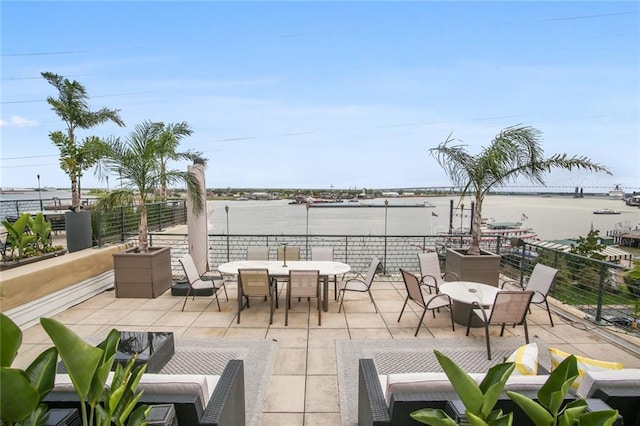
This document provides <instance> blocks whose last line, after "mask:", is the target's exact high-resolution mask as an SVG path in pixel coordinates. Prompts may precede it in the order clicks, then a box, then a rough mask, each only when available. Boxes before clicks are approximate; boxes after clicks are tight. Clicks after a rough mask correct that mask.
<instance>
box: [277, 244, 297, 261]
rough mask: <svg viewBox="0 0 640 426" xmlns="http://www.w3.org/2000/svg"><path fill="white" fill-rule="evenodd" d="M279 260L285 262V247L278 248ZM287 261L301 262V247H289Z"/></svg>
mask: <svg viewBox="0 0 640 426" xmlns="http://www.w3.org/2000/svg"><path fill="white" fill-rule="evenodd" d="M277 259H278V260H284V247H278V257H277ZM287 260H300V247H296V246H290V247H287Z"/></svg>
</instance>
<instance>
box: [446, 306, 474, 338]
mask: <svg viewBox="0 0 640 426" xmlns="http://www.w3.org/2000/svg"><path fill="white" fill-rule="evenodd" d="M472 316H473V309H471V310H469V320H468V321H467V334H466V335H467V336H468V335H469V329H470V328H471V317H472ZM451 317H452V318H453V311H452V312H451Z"/></svg>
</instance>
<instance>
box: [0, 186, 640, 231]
mask: <svg viewBox="0 0 640 426" xmlns="http://www.w3.org/2000/svg"><path fill="white" fill-rule="evenodd" d="M41 195H42V198H43V200H44V199H51V198H52V197H59V198H61V199H70V198H71V193H70V192H68V191H55V192H54V191H43V192H42V194H41ZM1 199H2V200H11V199H23V200H24V199H29V200H38V192H35V191H34V192H31V191H28V192H24V193H22V194H2V196H1ZM452 199H453V200H454V205H457V203H458V201H459V198H458V197H451V196H447V197H427V198H420V197H416V198H390V199H388V200H389V204H390V205H395V204H416V203H422V202H424V201H428V202H429V203H431V204H433V205H435V207H434V208H391V207H390V208H388V209H386V231H387V235H433V234H435V233H438V232H445V231H446V230H447V229H448V228H449V202H450V200H452ZM366 202H367V203H375V204H379V205H382V204H383V203H384V199H375V200H366ZM464 203H465V209H466V211H465V212H464V215H463V216H460V211H457V214H456V215H454V220H453V226H454V227H456V228H457V227H461V226H462V227H468V226H469V222H470V218H469V214H470V212H469V211H468V208H469V207H470V205H471V201H470V200H469V199H466V200H465V201H464ZM345 204H346V203H345ZM349 204H350V203H349ZM207 205H208V216H209V232H211V233H214V234H224V233H226V232H227V214H226V212H225V206H228V207H229V214H228V220H229V222H228V225H229V233H230V234H300V235H305V234H306V233H307V226H308V232H309V234H310V235H317V234H325V235H326V234H329V235H331V234H333V235H345V234H346V235H384V234H385V208H384V207H381V208H364V207H362V208H333V207H328V208H327V207H314V208H310V209H307V208H306V206H305V205H303V204H300V205H289V201H288V200H277V201H253V200H250V201H209V202H208V203H207ZM600 208H610V209H613V210H618V211H620V212H621V213H622V214H620V215H594V214H593V211H594V210H597V209H600ZM307 214H308V217H307ZM434 214H436V215H437V216H434ZM523 214H524V215H525V216H526V219H525V217H524V216H523ZM483 217H485V218H492V219H494V220H495V221H496V222H515V221H523V219H524V221H523V224H524V225H525V226H527V227H531V228H533V229H534V231H535V232H536V233H537V234H538V237H539V238H540V239H542V240H557V239H563V238H575V237H578V236H586V235H587V233H588V232H589V230H590V228H591V226H592V225H593V227H594V228H595V229H598V230H599V231H600V234H601V235H605V234H606V232H607V231H610V230H612V229H614V228H615V227H616V225H624V226H630V227H632V228H636V227H640V209H638V208H636V207H630V206H626V205H625V204H624V203H623V202H622V201H620V200H615V199H609V198H606V197H590V196H587V197H585V198H572V197H569V196H552V197H540V196H537V195H530V196H526V195H518V196H511V195H510V196H501V195H489V196H487V197H486V198H485V202H484V206H483Z"/></svg>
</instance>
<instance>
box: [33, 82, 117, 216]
mask: <svg viewBox="0 0 640 426" xmlns="http://www.w3.org/2000/svg"><path fill="white" fill-rule="evenodd" d="M41 75H42V77H43V78H44V79H45V80H47V82H48V83H49V84H51V85H52V86H53V87H55V88H56V89H57V90H58V97H57V98H54V97H52V96H49V97H47V103H48V104H49V105H51V109H52V110H53V112H55V113H56V114H57V115H58V117H60V118H61V119H62V121H63V122H64V123H65V124H66V126H67V129H66V134H65V133H63V132H60V131H58V132H52V133H50V134H49V138H50V139H51V140H52V141H53V143H54V144H55V145H56V146H57V147H58V149H59V150H60V167H61V168H62V170H64V171H65V172H66V173H67V175H68V176H69V178H70V179H71V208H72V209H76V208H78V207H79V206H80V198H81V194H80V178H81V177H82V172H83V171H85V170H87V169H88V168H90V167H91V166H93V165H94V164H95V163H96V161H97V157H98V156H99V153H98V152H96V151H95V148H96V147H97V145H96V137H95V136H93V137H89V138H85V139H83V140H82V141H81V142H80V143H78V141H77V140H76V129H90V128H92V127H95V126H97V125H99V124H103V123H106V122H109V121H111V122H114V123H116V124H117V125H118V126H120V127H122V126H124V122H123V121H122V119H121V118H120V114H119V112H120V110H117V109H108V108H101V109H100V110H98V111H91V110H90V109H89V102H88V100H89V96H88V95H87V91H86V89H85V87H84V86H83V85H82V84H80V83H78V82H77V81H76V80H73V81H71V80H69V79H67V78H64V77H62V76H60V75H58V74H54V73H51V72H43V73H41Z"/></svg>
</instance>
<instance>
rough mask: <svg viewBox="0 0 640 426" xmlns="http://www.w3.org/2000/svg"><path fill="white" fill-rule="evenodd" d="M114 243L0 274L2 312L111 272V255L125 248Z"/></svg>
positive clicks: (0, 305) (124, 245)
mask: <svg viewBox="0 0 640 426" xmlns="http://www.w3.org/2000/svg"><path fill="white" fill-rule="evenodd" d="M128 247H129V245H127V244H118V245H113V246H109V247H106V248H90V249H84V250H80V251H77V252H75V253H68V254H65V255H64V256H59V257H55V258H52V259H46V260H43V261H40V262H36V263H32V264H29V265H24V266H20V267H18V268H14V269H10V270H7V271H3V272H2V273H0V309H1V310H2V311H3V312H5V311H8V310H10V309H13V308H16V307H18V306H21V305H24V304H27V303H29V302H32V301H34V300H37V299H39V298H42V297H45V296H47V295H50V294H53V293H56V292H58V291H61V290H64V289H65V288H67V287H70V286H73V285H75V284H77V283H79V282H82V281H85V280H88V279H90V278H92V277H96V276H98V275H101V274H103V273H105V272H107V271H109V270H111V269H113V257H112V254H113V253H117V252H120V251H123V250H125V249H127V248H128Z"/></svg>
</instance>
